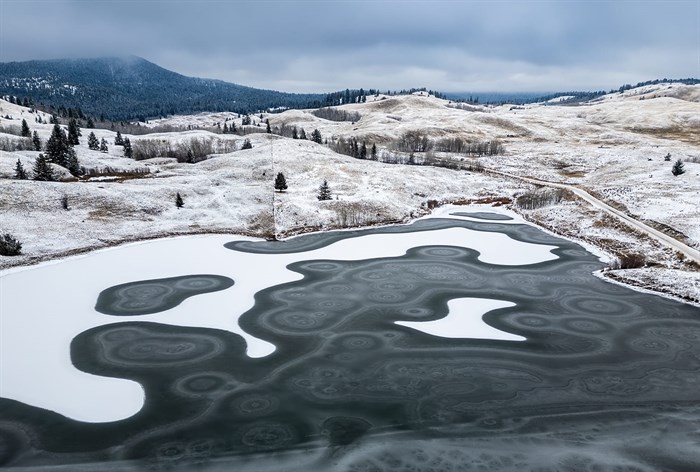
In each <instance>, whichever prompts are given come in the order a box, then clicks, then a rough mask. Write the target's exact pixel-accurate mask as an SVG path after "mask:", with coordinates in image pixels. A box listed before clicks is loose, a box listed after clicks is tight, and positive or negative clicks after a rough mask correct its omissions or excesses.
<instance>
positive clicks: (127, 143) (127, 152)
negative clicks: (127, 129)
mask: <svg viewBox="0 0 700 472" xmlns="http://www.w3.org/2000/svg"><path fill="white" fill-rule="evenodd" d="M124 157H126V158H129V159H132V158H133V157H134V150H133V149H132V148H131V140H130V139H129V138H124Z"/></svg>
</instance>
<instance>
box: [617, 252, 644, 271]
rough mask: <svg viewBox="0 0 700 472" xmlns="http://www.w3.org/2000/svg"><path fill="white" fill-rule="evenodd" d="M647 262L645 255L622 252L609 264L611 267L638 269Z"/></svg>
mask: <svg viewBox="0 0 700 472" xmlns="http://www.w3.org/2000/svg"><path fill="white" fill-rule="evenodd" d="M646 264H647V260H646V257H644V255H643V254H637V253H622V254H620V255H619V256H617V258H616V259H615V260H614V261H613V262H612V263H611V264H610V268H611V269H638V268H640V267H644V266H645V265H646Z"/></svg>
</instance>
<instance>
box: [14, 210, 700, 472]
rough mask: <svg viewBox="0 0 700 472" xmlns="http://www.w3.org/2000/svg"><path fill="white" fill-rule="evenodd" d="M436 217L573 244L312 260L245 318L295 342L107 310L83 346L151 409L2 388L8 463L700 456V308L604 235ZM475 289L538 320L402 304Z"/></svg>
mask: <svg viewBox="0 0 700 472" xmlns="http://www.w3.org/2000/svg"><path fill="white" fill-rule="evenodd" d="M419 223H421V224H420V225H419V228H420V229H421V230H427V229H428V228H429V229H437V228H444V227H452V226H461V227H469V228H472V229H476V230H480V231H499V232H503V233H506V234H508V235H510V236H511V237H512V238H514V239H517V240H520V241H525V242H532V243H534V244H552V245H556V246H557V249H555V250H554V252H555V253H556V254H557V255H558V256H559V259H557V260H553V261H547V262H542V263H538V264H532V265H529V266H515V267H511V266H500V265H492V264H486V263H484V262H481V261H479V260H478V259H477V257H478V253H477V252H476V251H473V250H470V249H465V248H460V247H451V246H423V247H417V248H413V249H411V250H409V251H408V252H407V254H405V255H404V256H401V257H390V258H380V259H372V260H364V261H337V260H314V261H303V262H298V263H294V264H292V265H291V266H290V267H289V268H290V269H291V270H293V271H296V272H298V273H300V274H301V275H302V276H303V278H302V279H301V280H298V281H294V282H290V283H287V284H283V285H280V286H275V287H270V288H268V289H266V290H263V291H261V292H259V293H258V294H256V297H255V306H254V307H253V308H251V309H250V310H249V311H248V312H247V313H245V314H244V315H243V316H242V317H241V319H240V324H241V326H242V328H243V329H244V330H246V331H247V332H249V333H251V334H253V335H254V336H256V337H259V338H261V339H264V340H266V341H269V342H271V343H273V344H274V345H275V346H277V350H276V351H275V352H274V353H273V354H272V355H270V356H268V357H265V358H261V359H251V358H248V357H247V356H246V355H245V343H244V342H243V340H242V338H241V337H240V336H238V335H236V334H232V333H229V332H223V331H218V330H212V329H203V328H186V327H176V326H167V325H161V324H156V323H143V322H135V321H130V322H125V323H115V324H111V325H106V326H100V327H97V328H93V329H91V330H89V331H86V332H84V333H81V334H80V335H79V336H77V337H76V338H75V339H74V340H73V343H72V345H71V356H72V359H73V362H74V364H75V366H76V367H77V368H79V369H81V370H83V371H86V372H90V373H94V374H96V375H103V376H112V377H120V378H127V379H132V380H135V381H137V382H139V383H141V384H142V385H143V387H144V390H145V393H146V404H145V406H144V408H143V410H142V411H141V412H139V413H138V414H137V415H135V416H134V417H131V418H128V419H126V420H123V421H119V422H115V423H109V424H85V423H79V422H76V421H72V420H69V419H66V418H64V417H61V416H59V415H57V414H55V413H51V412H48V411H44V410H40V409H37V408H33V407H30V406H27V405H23V404H21V403H19V402H13V401H9V400H0V411H1V412H2V420H3V421H0V464H3V461H4V464H5V465H8V464H10V465H28V466H29V465H41V464H46V463H49V464H61V463H71V464H76V463H78V464H79V463H81V462H85V463H89V462H101V463H102V464H104V467H101V468H102V469H103V470H109V469H108V467H111V468H112V470H125V471H126V470H141V469H143V468H150V469H155V470H171V469H177V470H191V469H197V470H217V471H218V470H237V471H238V470H243V471H244V470H251V471H252V470H255V471H260V470H275V471H290V470H334V471H335V470H341V471H345V470H347V471H368V470H379V471H382V470H392V471H393V470H399V471H428V470H438V471H448V470H531V469H538V468H539V470H615V468H617V469H619V470H649V471H652V470H698V469H699V468H700V450H698V448H697V444H698V440H699V437H698V433H697V431H698V430H700V310H699V309H698V308H696V307H693V306H690V305H686V304H681V303H678V302H675V301H673V300H669V299H665V298H661V297H656V296H652V295H649V294H645V293H639V292H635V291H633V290H630V289H627V288H625V287H621V286H618V285H613V284H610V283H606V282H604V281H602V280H600V279H598V278H596V277H594V276H593V275H592V271H594V270H596V269H599V268H601V266H602V265H601V263H600V262H599V261H598V260H597V259H596V258H595V257H594V256H593V255H591V254H589V253H587V252H586V251H585V250H583V249H582V248H581V247H579V246H578V245H576V244H573V243H571V242H569V241H565V240H562V239H558V238H554V237H552V236H550V235H547V234H545V233H543V232H541V231H539V230H537V229H536V228H533V227H530V226H524V225H503V224H499V223H497V222H488V223H479V222H462V221H458V220H436V221H432V220H431V221H426V222H425V223H422V222H419ZM407 228H408V229H407ZM411 228H413V229H415V225H412V226H408V227H403V229H404V230H411ZM386 231H387V229H384V228H382V229H381V230H369V231H362V232H359V233H362V234H368V233H372V232H386ZM396 231H398V229H396V228H394V229H391V231H390V232H396ZM321 236H326V237H327V238H328V240H329V241H331V242H332V241H337V240H338V239H339V238H345V237H352V236H351V235H350V236H349V235H348V234H347V233H345V232H343V233H330V234H325V235H321ZM484 237H488V233H484ZM305 238H307V236H302V237H299V238H295V239H294V240H291V241H290V243H292V244H291V245H290V244H286V245H285V243H273V244H271V243H267V242H264V243H262V242H261V243H247V244H245V245H243V246H242V247H239V245H236V246H235V247H236V249H242V250H246V251H250V252H265V253H279V252H284V251H283V250H280V249H277V246H276V244H281V245H282V247H284V248H287V249H289V251H291V252H297V251H300V250H308V249H309V248H314V247H322V246H325V245H327V244H330V242H328V241H326V240H324V238H323V237H320V236H319V235H310V236H308V238H309V239H310V241H305ZM300 248H303V249H300ZM458 297H459V298H465V297H466V298H469V297H476V298H493V299H498V300H505V301H509V302H512V303H515V304H516V305H515V306H514V307H509V308H502V309H499V310H494V311H492V312H490V313H488V314H487V315H485V317H484V319H485V321H486V322H488V323H489V324H491V325H492V326H494V327H496V328H499V329H501V330H504V331H508V332H511V333H514V334H518V335H521V336H525V337H526V338H527V340H526V341H524V342H508V341H495V340H476V339H445V338H438V337H434V336H430V335H427V334H424V333H421V332H419V331H416V330H413V329H410V328H407V327H402V326H398V325H396V324H394V322H395V321H399V320H401V321H428V320H435V319H440V318H442V317H444V316H445V315H446V314H447V302H448V301H449V300H451V299H453V298H458ZM464 316H469V315H468V314H465V315H464ZM91 466H93V467H94V464H91ZM79 467H80V466H78V465H74V470H81V469H79ZM85 467H88V466H87V465H86V466H85ZM82 470H90V469H89V468H88V469H82Z"/></svg>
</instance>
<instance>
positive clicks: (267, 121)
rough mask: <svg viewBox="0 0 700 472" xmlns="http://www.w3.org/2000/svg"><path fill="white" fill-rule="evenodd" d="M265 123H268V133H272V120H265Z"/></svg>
mask: <svg viewBox="0 0 700 472" xmlns="http://www.w3.org/2000/svg"><path fill="white" fill-rule="evenodd" d="M265 125H266V129H265V131H267V133H268V134H270V133H272V128H270V120H269V119H266V120H265Z"/></svg>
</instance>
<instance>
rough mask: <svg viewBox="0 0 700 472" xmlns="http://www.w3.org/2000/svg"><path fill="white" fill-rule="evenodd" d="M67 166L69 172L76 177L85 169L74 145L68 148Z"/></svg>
mask: <svg viewBox="0 0 700 472" xmlns="http://www.w3.org/2000/svg"><path fill="white" fill-rule="evenodd" d="M65 168H66V169H68V172H70V173H71V175H73V176H74V177H79V176H81V175H82V174H83V170H82V169H81V168H80V163H79V162H78V155H77V154H76V153H75V149H74V148H72V147H69V148H68V154H67V155H66V165H65Z"/></svg>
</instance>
